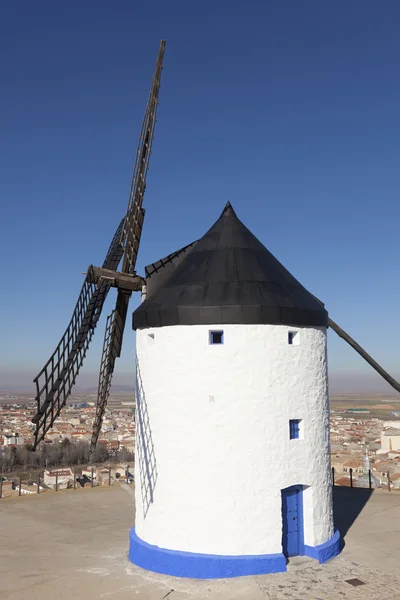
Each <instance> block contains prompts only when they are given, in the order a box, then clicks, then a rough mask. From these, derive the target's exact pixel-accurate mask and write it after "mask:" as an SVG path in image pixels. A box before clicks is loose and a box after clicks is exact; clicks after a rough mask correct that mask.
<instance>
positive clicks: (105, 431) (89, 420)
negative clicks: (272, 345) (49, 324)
mask: <svg viewBox="0 0 400 600" xmlns="http://www.w3.org/2000/svg"><path fill="white" fill-rule="evenodd" d="M95 401H96V395H95V394H94V393H82V394H73V395H72V396H71V397H70V398H69V400H68V403H67V406H66V407H65V408H64V410H63V411H62V415H61V418H59V419H57V421H56V422H55V425H54V427H53V429H52V430H50V431H49V432H48V434H47V436H46V439H45V441H43V442H42V443H41V444H40V446H39V449H38V450H37V452H35V453H32V452H31V447H32V443H33V432H34V425H33V424H32V422H31V419H32V416H33V414H34V413H35V410H36V402H35V400H34V398H31V397H28V396H26V395H25V396H24V395H21V394H12V393H3V394H0V473H1V476H2V488H3V497H4V496H6V495H13V494H16V493H18V491H19V492H20V493H21V489H22V493H34V492H35V485H37V476H36V475H35V473H36V472H37V471H40V470H42V479H41V480H40V485H41V486H42V487H43V491H45V490H46V489H55V487H56V486H57V489H63V488H67V487H72V486H73V485H74V486H75V485H76V481H74V477H78V481H79V484H80V485H85V484H87V485H93V484H95V485H99V484H104V483H108V484H109V483H110V482H111V479H112V480H117V479H120V480H121V481H122V480H125V479H126V480H127V481H128V482H129V481H132V480H133V478H134V475H133V466H134V451H135V432H136V429H135V420H134V409H135V400H134V394H133V392H132V391H125V392H123V393H121V392H120V393H116V394H115V395H112V396H111V397H110V401H109V405H108V408H107V410H106V413H105V417H104V421H103V426H102V431H101V435H100V438H99V442H98V448H97V452H96V455H95V457H94V458H93V461H92V464H89V463H88V456H89V443H90V439H91V435H92V425H93V420H94V416H95V412H96V406H95ZM330 434H331V464H332V467H333V477H334V480H335V485H339V486H350V485H354V486H355V487H357V486H359V487H366V485H368V484H369V485H371V486H372V487H375V488H379V487H380V488H387V487H388V486H389V487H390V489H393V490H396V489H397V490H400V402H399V401H398V399H397V397H396V396H389V397H382V396H357V395H356V394H353V395H348V396H344V395H343V396H340V395H337V396H333V397H332V398H331V411H330ZM19 473H23V477H24V482H23V483H22V484H20V488H21V485H22V488H21V489H20V490H18V489H17V487H18V486H17V484H16V478H17V479H18V474H19ZM368 473H370V474H369V479H368ZM39 477H40V475H39Z"/></svg>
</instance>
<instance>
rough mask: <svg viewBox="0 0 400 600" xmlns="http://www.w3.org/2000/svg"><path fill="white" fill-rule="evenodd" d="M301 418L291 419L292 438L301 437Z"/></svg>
mask: <svg viewBox="0 0 400 600" xmlns="http://www.w3.org/2000/svg"><path fill="white" fill-rule="evenodd" d="M300 422H301V421H300V419H290V421H289V433H290V439H291V440H297V439H298V438H299V437H300Z"/></svg>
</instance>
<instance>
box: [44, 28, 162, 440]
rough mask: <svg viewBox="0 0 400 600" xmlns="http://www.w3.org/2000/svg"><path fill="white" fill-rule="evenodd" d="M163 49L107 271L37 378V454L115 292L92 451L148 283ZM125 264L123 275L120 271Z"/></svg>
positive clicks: (96, 275) (83, 296)
mask: <svg viewBox="0 0 400 600" xmlns="http://www.w3.org/2000/svg"><path fill="white" fill-rule="evenodd" d="M164 49H165V40H161V42H160V48H159V51H158V56H157V62H156V67H155V71H154V76H153V81H152V85H151V89H150V94H149V98H148V103H147V107H146V111H145V115H144V119H143V124H142V129H141V132H140V138H139V145H138V149H137V153H136V160H135V165H134V171H133V177H132V183H131V188H130V193H129V201H128V209H127V212H126V215H125V217H124V218H123V219H122V220H121V222H120V224H119V226H118V228H117V230H116V232H115V235H114V237H113V239H112V241H111V244H110V247H109V249H108V252H107V254H106V257H105V259H104V262H103V264H102V266H101V267H95V266H93V265H90V266H89V268H88V270H87V273H86V278H85V281H84V283H83V286H82V289H81V292H80V295H79V298H78V301H77V303H76V306H75V309H74V312H73V314H72V318H71V321H70V322H69V324H68V327H67V329H66V331H65V333H64V335H63V336H62V338H61V340H60V342H59V344H58V345H57V347H56V349H55V351H54V352H53V354H52V355H51V357H50V358H49V360H48V361H47V363H46V364H45V365H44V367H43V369H42V370H41V371H40V373H39V374H38V375H37V376H36V377H35V379H34V383H35V384H36V403H37V413H36V415H35V416H34V417H33V419H32V422H33V423H34V424H35V426H36V427H35V434H34V444H33V449H34V450H35V449H36V448H37V446H38V444H39V443H40V441H41V440H43V438H44V437H45V435H46V433H47V432H48V430H49V429H50V428H51V427H52V426H53V425H54V421H55V420H56V419H57V417H58V416H59V414H60V411H61V410H62V408H63V407H64V406H65V404H66V401H67V398H68V396H69V394H70V393H71V390H72V387H73V385H74V384H75V381H76V378H77V375H78V373H79V370H80V368H81V367H82V364H83V361H84V359H85V356H86V353H87V350H88V348H89V344H90V342H91V340H92V337H93V334H94V330H95V328H96V325H97V323H98V320H99V318H100V315H101V311H102V308H103V305H104V302H105V299H106V297H107V294H108V292H109V291H110V288H116V290H117V300H116V304H115V308H114V310H113V311H112V313H111V314H110V315H109V316H108V317H107V322H106V330H105V336H104V344H103V351H102V357H101V365H100V376H99V385H98V395H97V407H96V417H95V420H94V425H93V434H92V440H91V452H92V451H93V450H94V448H95V446H96V443H97V440H98V437H99V433H100V430H101V425H102V422H103V416H104V411H105V408H106V405H107V400H108V396H109V393H110V387H111V379H112V376H113V371H114V365H115V360H116V358H118V357H119V356H120V354H121V347H122V338H123V333H124V328H125V321H126V315H127V310H128V304H129V299H130V297H131V295H132V292H133V291H138V290H140V289H141V288H142V284H143V278H142V277H139V276H137V275H136V271H135V266H136V259H137V254H138V249H139V244H140V238H141V234H142V227H143V219H144V209H143V207H142V203H143V196H144V192H145V188H146V174H147V171H148V168H149V161H150V155H151V147H152V141H153V136H154V127H155V123H156V112H157V106H158V92H159V88H160V81H161V71H162V62H163V57H164ZM121 260H122V267H121V270H120V271H117V269H118V266H119V264H120V262H121Z"/></svg>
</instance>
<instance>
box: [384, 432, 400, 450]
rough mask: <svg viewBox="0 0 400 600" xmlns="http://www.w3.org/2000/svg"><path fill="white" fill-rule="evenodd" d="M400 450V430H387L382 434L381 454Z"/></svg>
mask: <svg viewBox="0 0 400 600" xmlns="http://www.w3.org/2000/svg"><path fill="white" fill-rule="evenodd" d="M389 450H400V430H399V429H386V430H385V431H382V433H381V453H383V452H388V451H389Z"/></svg>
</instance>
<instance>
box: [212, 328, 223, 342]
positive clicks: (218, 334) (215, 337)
mask: <svg viewBox="0 0 400 600" xmlns="http://www.w3.org/2000/svg"><path fill="white" fill-rule="evenodd" d="M209 343H210V344H223V343H224V332H223V331H210V339H209Z"/></svg>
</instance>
